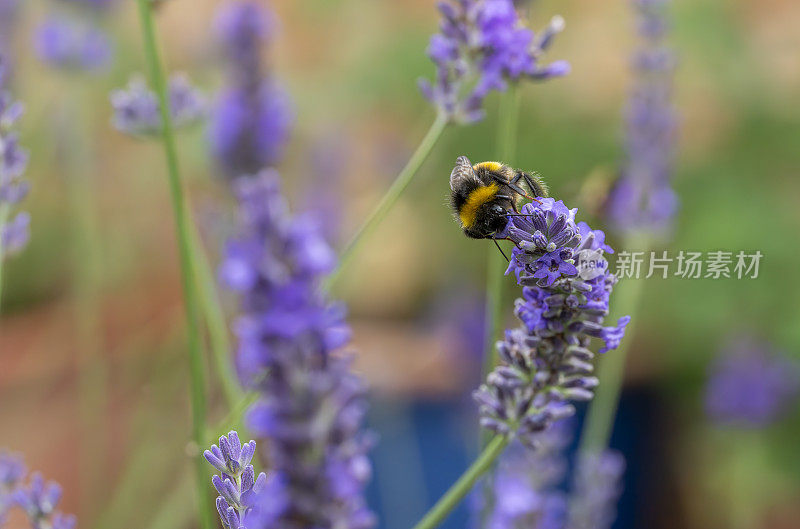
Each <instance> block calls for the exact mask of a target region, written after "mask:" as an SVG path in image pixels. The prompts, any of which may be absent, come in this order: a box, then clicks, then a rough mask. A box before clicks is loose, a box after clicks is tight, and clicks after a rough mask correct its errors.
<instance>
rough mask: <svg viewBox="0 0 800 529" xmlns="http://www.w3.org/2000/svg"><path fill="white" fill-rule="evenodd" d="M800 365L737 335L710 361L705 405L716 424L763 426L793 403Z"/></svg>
mask: <svg viewBox="0 0 800 529" xmlns="http://www.w3.org/2000/svg"><path fill="white" fill-rule="evenodd" d="M799 393H800V368H799V367H798V365H797V364H796V363H793V362H790V361H789V360H788V359H786V358H785V357H783V356H782V355H779V354H777V353H775V352H774V351H772V350H770V348H769V346H767V345H764V344H759V343H757V342H755V341H754V340H752V339H749V338H740V339H738V340H737V341H736V342H734V343H733V344H732V345H731V346H729V347H728V349H727V350H726V351H724V352H723V353H722V354H721V355H720V357H719V358H718V359H717V361H716V362H715V363H714V364H712V367H711V374H710V378H709V381H708V385H707V387H706V395H705V406H706V412H707V413H708V415H709V417H710V418H711V419H712V420H713V421H714V422H715V423H718V424H737V425H744V426H752V427H764V426H767V425H769V424H771V423H773V422H775V421H776V420H778V419H779V418H780V417H781V416H782V415H783V414H785V413H786V412H787V411H788V409H789V408H790V407H791V406H793V405H796V404H797V397H798V394H799Z"/></svg>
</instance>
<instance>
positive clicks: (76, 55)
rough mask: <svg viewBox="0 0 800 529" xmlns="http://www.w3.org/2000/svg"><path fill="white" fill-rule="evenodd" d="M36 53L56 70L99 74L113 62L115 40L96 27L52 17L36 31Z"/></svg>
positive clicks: (72, 19) (80, 21)
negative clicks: (112, 54) (112, 52)
mask: <svg viewBox="0 0 800 529" xmlns="http://www.w3.org/2000/svg"><path fill="white" fill-rule="evenodd" d="M35 48H36V53H37V54H38V55H39V58H40V59H41V60H42V61H44V62H45V63H47V64H48V65H50V66H52V67H54V68H62V69H66V70H78V71H89V72H92V71H98V70H103V69H105V68H106V67H107V66H108V65H109V64H110V63H111V41H110V40H109V38H108V36H107V35H106V34H105V32H103V31H102V30H101V29H99V28H98V27H96V26H94V25H93V24H91V23H89V22H87V21H84V20H80V19H77V18H73V17H70V18H65V17H61V16H59V17H56V16H51V17H49V18H47V19H46V20H45V21H44V22H43V23H42V24H41V25H40V26H39V28H38V30H37V31H36V42H35Z"/></svg>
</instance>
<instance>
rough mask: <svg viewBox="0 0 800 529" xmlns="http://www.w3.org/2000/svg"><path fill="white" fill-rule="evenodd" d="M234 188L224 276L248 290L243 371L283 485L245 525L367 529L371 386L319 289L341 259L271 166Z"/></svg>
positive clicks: (337, 310)
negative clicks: (286, 195)
mask: <svg viewBox="0 0 800 529" xmlns="http://www.w3.org/2000/svg"><path fill="white" fill-rule="evenodd" d="M233 187H234V191H235V195H236V197H237V199H238V203H239V217H240V224H241V225H240V228H239V231H238V235H237V236H236V237H234V238H233V239H231V240H230V241H229V242H228V245H227V248H226V251H225V257H224V261H223V263H222V266H221V278H222V281H223V282H224V283H225V284H227V285H228V286H229V287H230V288H232V289H233V290H235V291H237V292H239V293H240V294H241V297H242V307H243V314H242V316H241V317H240V318H239V319H238V321H237V322H236V324H235V332H236V334H237V336H238V339H239V346H238V355H237V356H238V358H237V359H238V368H239V372H240V375H241V377H242V379H243V381H244V383H245V385H246V386H248V387H249V388H251V389H253V390H255V391H258V392H259V394H260V396H261V398H260V401H259V402H258V403H257V404H256V405H255V406H254V407H253V409H251V411H250V413H249V426H250V428H251V429H252V431H253V432H254V433H255V434H256V435H258V436H260V437H264V438H266V439H268V442H267V443H266V444H267V453H266V454H267V459H268V460H269V462H270V465H271V478H272V479H274V480H275V481H274V483H275V484H276V485H275V488H277V489H278V490H280V491H282V494H278V493H277V492H276V491H275V490H273V491H271V492H269V493H263V494H260V495H259V497H258V499H256V500H255V501H256V503H257V505H258V509H257V510H254V511H253V512H254V516H252V517H251V518H252V520H251V521H249V522H248V526H247V527H248V529H260V528H266V527H269V528H271V529H272V528H295V527H348V528H352V529H360V528H368V527H371V526H372V525H373V523H374V516H373V515H372V513H371V512H370V511H369V510H368V508H367V506H366V503H365V501H364V497H363V488H364V486H365V484H366V482H367V480H368V479H369V477H370V474H371V466H370V463H369V460H368V458H367V456H366V450H367V449H368V447H369V445H370V438H369V436H368V435H366V434H364V433H362V432H361V424H362V421H363V417H364V414H365V411H366V403H365V399H364V386H363V384H362V382H361V381H360V380H359V379H358V378H357V377H356V376H355V375H353V374H352V373H351V371H350V360H349V358H348V357H347V356H345V355H343V354H341V353H339V352H338V350H339V349H340V348H341V347H342V346H344V345H345V344H346V343H347V341H348V339H349V336H350V332H349V329H348V328H347V326H346V324H345V322H344V319H343V316H344V314H343V310H342V308H341V307H339V306H333V305H330V304H328V303H327V302H326V301H325V299H324V297H323V296H322V294H321V293H320V291H319V282H320V278H321V277H322V275H324V274H326V273H327V272H329V271H330V270H331V267H332V266H333V264H334V254H333V252H332V251H331V249H330V248H329V247H328V246H327V244H326V243H325V242H324V238H323V236H322V234H321V233H320V231H319V226H318V225H317V223H316V222H314V220H313V219H311V218H310V217H293V216H292V215H290V213H289V211H288V208H287V205H286V203H285V201H284V199H283V197H282V196H281V193H280V188H279V180H278V175H277V173H276V172H275V171H274V170H265V171H263V172H262V173H260V174H258V175H253V176H244V177H240V178H239V179H237V180H234V181H233Z"/></svg>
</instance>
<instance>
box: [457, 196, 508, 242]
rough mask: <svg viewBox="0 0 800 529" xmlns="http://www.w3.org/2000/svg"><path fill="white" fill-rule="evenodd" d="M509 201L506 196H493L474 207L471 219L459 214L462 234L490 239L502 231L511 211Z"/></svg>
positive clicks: (474, 237)
mask: <svg viewBox="0 0 800 529" xmlns="http://www.w3.org/2000/svg"><path fill="white" fill-rule="evenodd" d="M489 187H492V186H489ZM513 211H514V210H513V207H512V204H511V201H510V200H509V199H507V198H495V199H492V200H489V201H486V202H483V203H482V204H480V205H479V206H478V207H477V208H475V215H474V218H472V219H466V220H468V221H469V223H467V222H464V220H465V219H464V216H462V215H459V217H460V218H461V224H462V226H463V229H464V234H465V235H466V236H467V237H471V238H473V239H491V238H493V237H494V235H495V233H497V232H499V231H502V230H503V229H504V228H505V227H506V224H508V214H509V213H513Z"/></svg>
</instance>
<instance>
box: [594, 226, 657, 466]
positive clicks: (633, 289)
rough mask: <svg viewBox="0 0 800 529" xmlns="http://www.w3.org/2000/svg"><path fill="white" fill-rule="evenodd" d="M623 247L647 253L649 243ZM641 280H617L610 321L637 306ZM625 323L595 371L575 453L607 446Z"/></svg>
mask: <svg viewBox="0 0 800 529" xmlns="http://www.w3.org/2000/svg"><path fill="white" fill-rule="evenodd" d="M622 247H623V248H632V249H636V250H637V251H639V250H641V251H647V250H648V248H650V241H649V238H648V237H647V236H646V235H634V236H630V237H628V238H626V240H625V241H624V242H623V245H622ZM643 288H644V280H643V279H639V278H629V279H627V280H625V281H620V282H619V284H618V285H617V286H616V288H615V289H614V307H615V310H614V314H613V315H612V316H609V319H610V320H611V321H616V320H617V319H618V318H620V317H621V316H625V315H628V314H630V315H633V314H634V313H635V312H636V309H637V308H638V306H639V300H640V299H641V297H642V290H643ZM635 321H636V319H635V318H634V319H633V320H632V322H631V323H630V324H628V326H627V328H626V329H625V330H626V333H625V334H626V335H627V336H626V337H625V339H624V340H622V343H621V344H620V346H619V347H618V348H617V349H616V350H615V351H613V352H612V353H609V354H608V355H607V356H603V357H602V360H601V362H600V365H599V367H598V370H597V373H598V374H597V376H598V378H599V379H600V385H599V386H598V387H597V390H596V391H595V396H594V399H593V400H592V401H591V402H590V403H589V410H588V411H587V412H586V422H585V424H584V427H583V431H582V432H581V440H580V447H579V451H580V452H581V453H583V454H586V453H590V452H598V451H601V450H604V449H605V448H606V447H607V446H608V441H609V439H610V438H611V431H612V427H613V425H614V417H615V416H616V414H617V408H618V406H619V398H620V394H621V392H622V383H623V380H624V375H625V360H626V358H627V353H628V350H629V348H630V343H631V340H632V338H633V336H634V333H633V331H634V327H633V325H632V324H633V322H635Z"/></svg>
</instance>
